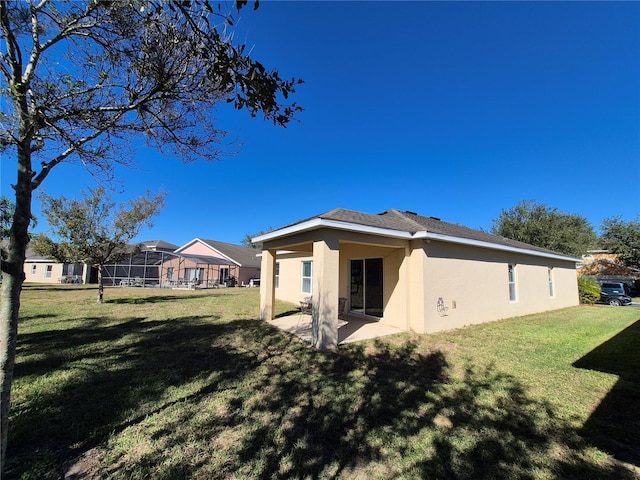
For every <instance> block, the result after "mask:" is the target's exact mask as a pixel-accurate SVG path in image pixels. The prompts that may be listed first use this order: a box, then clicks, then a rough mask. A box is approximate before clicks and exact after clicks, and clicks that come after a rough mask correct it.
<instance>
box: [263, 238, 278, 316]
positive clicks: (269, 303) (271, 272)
mask: <svg viewBox="0 0 640 480" xmlns="http://www.w3.org/2000/svg"><path fill="white" fill-rule="evenodd" d="M275 279H276V251H275V250H263V251H262V263H261V270H260V320H265V321H267V322H268V321H269V320H273V318H274V307H275V304H276V288H275V286H276V285H275V283H276V281H275Z"/></svg>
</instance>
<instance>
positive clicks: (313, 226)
mask: <svg viewBox="0 0 640 480" xmlns="http://www.w3.org/2000/svg"><path fill="white" fill-rule="evenodd" d="M320 228H332V229H336V230H345V231H350V232H358V233H365V234H369V235H379V236H383V237H392V238H400V239H405V240H437V241H440V242H448V243H455V244H459V245H468V246H473V247H479V248H488V249H491V250H499V251H503V252H513V253H520V254H524V255H531V256H535V257H543V258H552V259H555V260H563V261H567V262H580V261H581V259H579V258H574V257H570V256H567V255H561V254H559V253H553V252H541V251H538V250H530V249H526V248H520V247H515V246H513V245H506V244H505V245H501V244H498V243H492V242H484V241H480V240H472V239H468V238H462V237H454V236H451V235H443V234H439V233H433V232H428V231H426V230H421V231H418V232H415V233H411V232H406V231H403V230H392V229H388V228H381V227H374V226H370V225H360V224H357V223H350V222H341V221H337V220H329V219H326V218H313V219H311V220H306V221H304V222H300V223H297V224H295V225H290V226H288V227H284V228H281V229H279V230H274V231H272V232H268V233H265V234H264V235H259V236H257V237H254V238H252V239H251V241H252V242H254V243H260V242H267V241H269V240H274V239H277V238H282V237H287V236H290V235H294V234H297V233H302V232H308V231H312V230H317V229H320Z"/></svg>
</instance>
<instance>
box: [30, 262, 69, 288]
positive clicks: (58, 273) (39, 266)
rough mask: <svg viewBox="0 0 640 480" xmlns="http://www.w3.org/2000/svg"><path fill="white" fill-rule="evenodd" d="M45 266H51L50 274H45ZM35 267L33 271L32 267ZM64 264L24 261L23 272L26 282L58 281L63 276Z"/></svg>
mask: <svg viewBox="0 0 640 480" xmlns="http://www.w3.org/2000/svg"><path fill="white" fill-rule="evenodd" d="M47 266H51V276H49V277H47V276H46V271H47ZM34 267H35V273H33V268H34ZM63 268H64V264H62V263H54V262H50V263H46V262H26V263H25V264H24V273H25V281H26V282H34V283H60V278H61V277H62V276H63Z"/></svg>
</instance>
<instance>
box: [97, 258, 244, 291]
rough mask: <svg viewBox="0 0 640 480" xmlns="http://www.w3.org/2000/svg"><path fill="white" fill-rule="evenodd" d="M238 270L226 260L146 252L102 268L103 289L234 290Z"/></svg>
mask: <svg viewBox="0 0 640 480" xmlns="http://www.w3.org/2000/svg"><path fill="white" fill-rule="evenodd" d="M238 269H239V267H238V266H237V265H235V264H233V263H232V262H230V261H229V260H227V259H223V258H218V257H210V256H199V255H188V254H175V253H170V252H163V251H152V250H145V251H141V252H139V253H136V254H131V255H128V256H127V257H126V258H125V259H124V260H123V261H121V262H119V263H115V264H112V265H105V266H104V268H103V270H102V276H103V283H104V285H106V286H121V287H124V286H127V287H151V288H188V289H196V288H219V287H231V286H235V285H236V283H237V279H238Z"/></svg>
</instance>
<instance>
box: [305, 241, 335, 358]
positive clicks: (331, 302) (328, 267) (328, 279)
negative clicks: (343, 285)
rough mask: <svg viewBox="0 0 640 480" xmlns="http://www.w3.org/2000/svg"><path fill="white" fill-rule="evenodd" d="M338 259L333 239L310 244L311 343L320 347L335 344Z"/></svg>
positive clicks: (325, 347)
mask: <svg viewBox="0 0 640 480" xmlns="http://www.w3.org/2000/svg"><path fill="white" fill-rule="evenodd" d="M339 258H340V249H339V244H338V240H337V239H336V238H328V239H323V240H320V241H316V242H314V243H313V272H312V275H313V292H312V295H313V311H312V321H311V328H312V336H311V344H312V345H313V346H314V347H316V348H318V349H320V350H326V349H329V348H334V347H337V346H338V297H339V287H338V286H339V282H340V268H339V267H340V265H339Z"/></svg>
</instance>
